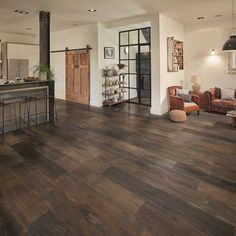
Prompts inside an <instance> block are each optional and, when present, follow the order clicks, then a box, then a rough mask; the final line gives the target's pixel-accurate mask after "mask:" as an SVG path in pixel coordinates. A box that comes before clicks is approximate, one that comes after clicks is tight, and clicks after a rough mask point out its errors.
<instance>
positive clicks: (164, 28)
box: [158, 14, 185, 115]
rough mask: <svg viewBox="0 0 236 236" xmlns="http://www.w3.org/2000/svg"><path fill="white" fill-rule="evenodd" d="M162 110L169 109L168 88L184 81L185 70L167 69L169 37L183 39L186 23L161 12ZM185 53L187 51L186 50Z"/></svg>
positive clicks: (163, 111)
mask: <svg viewBox="0 0 236 236" xmlns="http://www.w3.org/2000/svg"><path fill="white" fill-rule="evenodd" d="M159 27H160V110H159V112H158V115H159V114H164V113H166V112H167V111H168V110H169V101H168V94H167V88H168V87H169V86H173V85H181V84H182V83H183V81H184V71H183V70H180V71H178V72H168V71H167V38H168V37H174V38H175V39H176V40H179V41H183V42H184V43H185V38H184V25H182V24H180V23H178V22H177V21H175V20H173V19H170V18H168V17H166V16H164V15H162V14H160V23H159ZM184 53H185V52H184Z"/></svg>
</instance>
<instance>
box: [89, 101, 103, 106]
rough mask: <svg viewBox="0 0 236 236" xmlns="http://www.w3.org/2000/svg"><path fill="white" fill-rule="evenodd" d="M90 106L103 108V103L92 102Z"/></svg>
mask: <svg viewBox="0 0 236 236" xmlns="http://www.w3.org/2000/svg"><path fill="white" fill-rule="evenodd" d="M90 106H93V107H102V103H101V102H93V101H90Z"/></svg>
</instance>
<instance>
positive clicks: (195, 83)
mask: <svg viewBox="0 0 236 236" xmlns="http://www.w3.org/2000/svg"><path fill="white" fill-rule="evenodd" d="M191 83H192V89H193V91H194V92H196V93H198V92H199V91H200V88H201V86H200V83H201V79H200V76H198V75H193V76H192V77H191Z"/></svg>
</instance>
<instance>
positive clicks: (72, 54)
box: [66, 50, 90, 105]
mask: <svg viewBox="0 0 236 236" xmlns="http://www.w3.org/2000/svg"><path fill="white" fill-rule="evenodd" d="M89 66H90V58H89V52H88V51H87V50H82V51H77V50H75V51H68V52H66V100H68V101H72V102H78V103H81V104H86V105H89V90H90V89H89V88H90V85H89V82H90V78H89Z"/></svg>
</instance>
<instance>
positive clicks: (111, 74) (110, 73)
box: [107, 69, 114, 77]
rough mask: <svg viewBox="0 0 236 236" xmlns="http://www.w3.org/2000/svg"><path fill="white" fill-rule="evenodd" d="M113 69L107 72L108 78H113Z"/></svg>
mask: <svg viewBox="0 0 236 236" xmlns="http://www.w3.org/2000/svg"><path fill="white" fill-rule="evenodd" d="M113 72H114V71H113V69H109V70H107V76H110V77H112V76H113Z"/></svg>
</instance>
